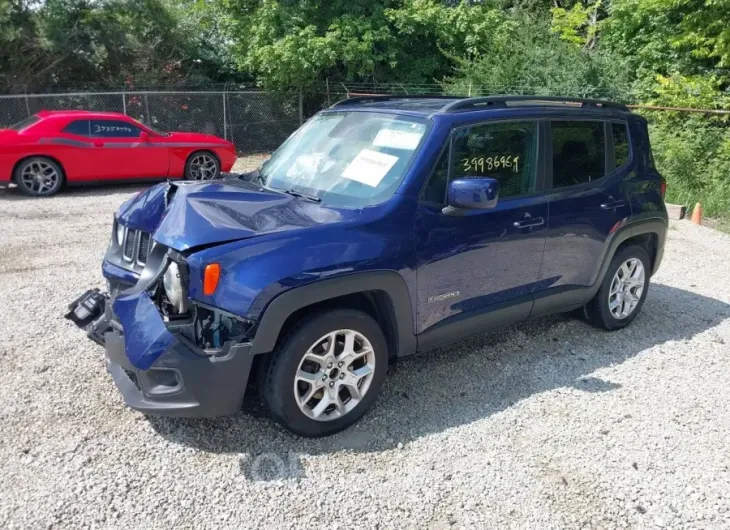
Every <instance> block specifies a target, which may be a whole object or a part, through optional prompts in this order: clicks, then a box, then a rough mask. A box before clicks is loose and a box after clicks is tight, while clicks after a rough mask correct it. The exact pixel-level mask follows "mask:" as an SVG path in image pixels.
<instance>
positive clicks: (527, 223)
mask: <svg viewBox="0 0 730 530" xmlns="http://www.w3.org/2000/svg"><path fill="white" fill-rule="evenodd" d="M544 224H545V219H543V218H542V217H534V218H529V219H523V220H522V221H515V222H514V225H515V228H532V227H534V226H542V225H544Z"/></svg>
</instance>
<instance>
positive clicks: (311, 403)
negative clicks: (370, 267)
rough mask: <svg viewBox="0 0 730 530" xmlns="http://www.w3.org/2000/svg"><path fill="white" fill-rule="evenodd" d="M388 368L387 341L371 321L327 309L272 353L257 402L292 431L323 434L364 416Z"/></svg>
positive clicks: (301, 324) (348, 311) (358, 314)
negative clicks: (260, 400) (264, 405)
mask: <svg viewBox="0 0 730 530" xmlns="http://www.w3.org/2000/svg"><path fill="white" fill-rule="evenodd" d="M387 368H388V349H387V343H386V341H385V337H384V336H383V332H382V330H381V329H380V326H379V325H378V324H377V322H375V320H373V318H372V317H370V316H369V315H367V314H365V313H362V312H360V311H355V310H351V309H338V310H333V311H327V312H323V313H319V314H316V315H313V316H312V317H308V318H305V319H303V320H302V321H300V322H299V323H298V324H297V325H295V327H294V328H293V329H292V330H291V331H290V332H289V333H288V334H287V336H286V337H285V338H284V340H283V341H282V342H281V343H280V345H279V346H278V347H277V351H276V352H273V353H272V354H271V355H270V357H269V359H268V360H267V363H266V364H265V366H264V367H263V369H262V373H261V379H260V383H259V389H260V394H261V399H262V401H263V402H264V403H265V404H266V405H267V406H268V408H269V410H270V411H271V413H272V415H273V417H274V419H275V420H276V421H277V422H278V423H280V424H281V425H282V426H284V427H286V428H287V429H289V430H290V431H292V432H294V433H296V434H300V435H302V436H307V437H319V436H326V435H329V434H333V433H336V432H339V431H341V430H343V429H346V428H347V427H349V426H350V425H352V424H353V423H355V422H356V421H357V420H359V419H360V418H361V417H362V416H363V414H365V412H367V410H368V409H369V408H370V406H371V405H372V404H373V402H374V401H375V399H376V398H377V395H378V393H379V391H380V387H381V386H382V384H383V380H384V379H385V374H386V371H387Z"/></svg>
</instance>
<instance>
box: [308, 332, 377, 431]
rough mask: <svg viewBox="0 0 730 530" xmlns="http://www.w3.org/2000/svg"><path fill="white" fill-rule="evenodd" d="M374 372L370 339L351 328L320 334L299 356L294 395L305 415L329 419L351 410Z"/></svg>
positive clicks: (373, 353) (319, 419) (370, 381)
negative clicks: (321, 335) (302, 354)
mask: <svg viewBox="0 0 730 530" xmlns="http://www.w3.org/2000/svg"><path fill="white" fill-rule="evenodd" d="M374 374H375V352H374V350H373V347H372V344H370V341H369V340H368V339H367V338H366V337H365V336H364V335H363V334H362V333H359V332H357V331H354V330H351V329H341V330H337V331H332V332H331V333H328V334H327V335H324V336H323V337H320V338H319V339H318V340H317V341H316V342H315V343H314V344H312V346H311V347H310V348H309V350H307V352H306V353H305V354H304V357H302V360H301V361H300V363H299V367H298V368H297V371H296V375H295V377H294V396H295V398H296V401H297V405H298V406H299V410H301V411H302V412H303V413H304V414H305V415H306V416H307V417H308V418H311V419H313V420H316V421H331V420H334V419H337V418H341V417H342V416H344V415H345V414H347V413H348V412H350V411H351V410H353V409H354V408H355V407H356V406H357V405H358V403H360V401H362V399H363V398H364V397H365V394H367V392H368V390H369V389H370V384H371V383H372V380H373V375H374Z"/></svg>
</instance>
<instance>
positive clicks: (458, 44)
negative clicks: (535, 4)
mask: <svg viewBox="0 0 730 530" xmlns="http://www.w3.org/2000/svg"><path fill="white" fill-rule="evenodd" d="M226 6H227V7H228V13H229V17H228V24H229V28H230V34H231V35H232V36H233V38H234V47H235V50H236V54H237V57H238V61H239V65H240V66H241V68H242V69H245V70H247V71H250V72H253V73H254V74H255V75H256V76H257V78H258V79H259V80H260V82H261V83H262V84H263V85H264V86H267V87H291V86H294V87H307V86H311V85H313V84H315V83H317V82H321V81H322V79H323V78H325V77H326V78H331V79H333V80H335V81H340V80H349V81H352V80H357V81H377V82H387V81H398V82H401V83H418V82H433V80H434V79H438V78H441V77H442V76H444V75H446V74H448V73H450V69H451V66H452V62H451V59H450V57H452V56H457V57H461V56H470V55H472V56H473V55H476V54H478V53H481V52H482V51H483V50H484V49H485V48H488V47H489V44H490V43H491V42H493V41H495V40H498V39H500V38H502V37H503V34H504V32H505V30H506V29H508V28H509V22H508V16H507V15H506V14H505V13H504V12H503V11H502V10H501V9H499V8H496V7H490V6H489V5H488V4H487V3H475V4H470V3H459V4H457V5H455V6H449V5H447V4H446V3H444V2H439V1H437V0H402V1H383V0H381V1H372V0H333V1H326V0H320V1H314V0H299V1H286V0H279V1H276V0H227V3H226Z"/></svg>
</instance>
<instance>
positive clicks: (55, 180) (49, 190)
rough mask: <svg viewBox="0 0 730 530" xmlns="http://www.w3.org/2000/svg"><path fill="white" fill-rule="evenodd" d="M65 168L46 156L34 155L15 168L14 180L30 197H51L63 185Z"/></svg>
mask: <svg viewBox="0 0 730 530" xmlns="http://www.w3.org/2000/svg"><path fill="white" fill-rule="evenodd" d="M63 178H64V176H63V169H61V166H59V165H58V164H57V163H56V162H54V161H53V160H51V159H50V158H47V157H45V156H33V157H30V158H26V159H25V160H23V161H21V162H20V164H18V166H17V167H16V168H15V172H14V174H13V180H15V183H16V184H17V185H18V188H19V189H20V191H21V192H22V193H24V194H25V195H28V196H30V197H50V196H51V195H54V194H56V193H58V190H60V189H61V186H62V185H63Z"/></svg>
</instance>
